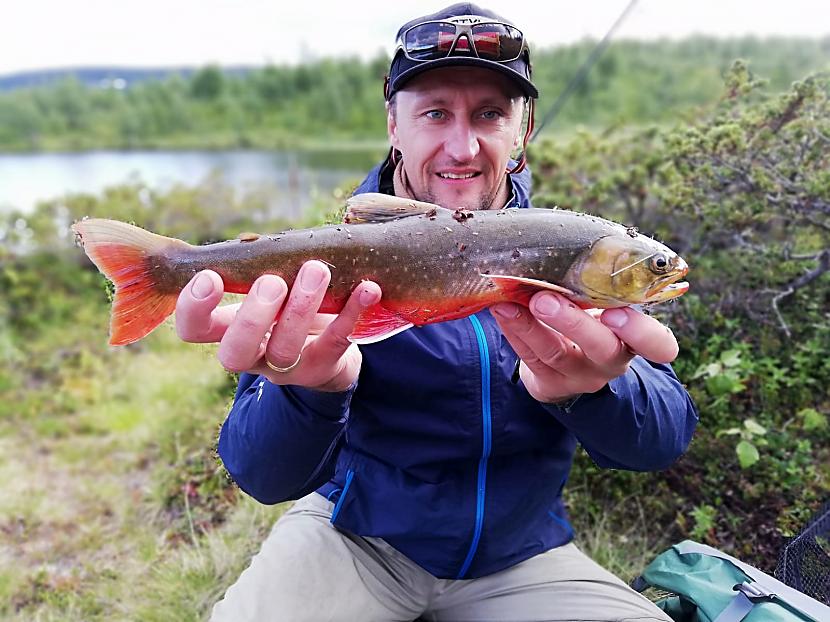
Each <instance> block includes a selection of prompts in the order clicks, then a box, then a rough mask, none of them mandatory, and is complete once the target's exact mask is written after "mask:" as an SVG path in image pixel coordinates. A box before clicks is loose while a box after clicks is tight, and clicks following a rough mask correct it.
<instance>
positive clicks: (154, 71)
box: [0, 67, 255, 91]
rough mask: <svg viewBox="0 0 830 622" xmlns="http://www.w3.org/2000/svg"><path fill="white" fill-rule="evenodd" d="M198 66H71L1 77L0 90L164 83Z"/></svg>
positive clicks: (244, 69) (231, 70)
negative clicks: (71, 81)
mask: <svg viewBox="0 0 830 622" xmlns="http://www.w3.org/2000/svg"><path fill="white" fill-rule="evenodd" d="M200 68H201V67H70V68H64V69H38V70H34V71H21V72H17V73H11V74H5V75H0V91H13V90H16V89H26V88H35V87H40V86H48V85H50V84H54V83H55V82H59V81H61V80H63V79H65V78H69V77H74V78H75V79H76V80H78V82H80V83H81V84H83V85H84V86H89V87H107V88H113V87H114V88H126V87H129V86H130V85H133V84H138V83H140V82H147V81H148V80H164V79H165V78H167V77H169V76H171V75H174V74H178V75H180V76H182V77H185V78H187V77H190V76H191V75H193V74H194V73H196V72H197V71H199V69H200ZM253 69H255V68H254V67H231V68H226V67H223V68H222V71H223V73H225V74H231V75H234V74H236V75H243V74H246V73H248V72H250V71H252V70H253Z"/></svg>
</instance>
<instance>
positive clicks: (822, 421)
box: [798, 408, 827, 430]
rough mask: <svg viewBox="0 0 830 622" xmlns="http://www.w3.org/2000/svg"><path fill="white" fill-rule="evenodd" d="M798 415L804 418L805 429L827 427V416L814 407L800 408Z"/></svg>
mask: <svg viewBox="0 0 830 622" xmlns="http://www.w3.org/2000/svg"><path fill="white" fill-rule="evenodd" d="M798 416H799V417H801V418H802V419H804V423H803V424H802V425H803V426H804V429H805V430H823V429H825V428H826V427H827V417H826V416H825V415H823V414H822V413H820V412H819V411H817V410H816V409H815V408H802V409H801V410H799V411H798Z"/></svg>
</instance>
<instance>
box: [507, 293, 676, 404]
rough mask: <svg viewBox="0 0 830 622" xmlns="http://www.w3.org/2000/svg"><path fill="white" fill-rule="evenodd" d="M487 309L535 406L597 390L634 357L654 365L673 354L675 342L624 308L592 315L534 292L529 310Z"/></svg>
mask: <svg viewBox="0 0 830 622" xmlns="http://www.w3.org/2000/svg"><path fill="white" fill-rule="evenodd" d="M492 311H493V316H494V317H495V318H496V321H497V322H498V324H499V326H500V327H501V329H502V332H503V333H504V336H505V337H506V338H507V340H508V341H509V342H510V345H512V346H513V349H514V350H515V351H516V353H517V354H518V355H519V358H520V359H521V361H522V362H521V366H520V369H519V373H520V376H521V378H522V382H523V383H524V385H525V387H526V388H527V390H528V392H529V393H530V394H531V395H532V396H533V397H534V398H535V399H537V400H539V401H540V402H546V403H556V402H562V401H564V400H567V399H569V398H571V397H574V396H576V395H579V394H582V393H593V392H595V391H599V390H600V389H601V388H602V387H604V386H605V385H606V383H608V381H609V380H612V379H614V378H616V377H618V376H621V375H622V374H624V373H625V372H626V370H627V369H628V364H629V362H630V361H631V359H632V358H634V356H635V355H637V354H639V355H641V356H643V357H644V358H647V359H648V360H650V361H654V362H655V363H670V362H671V361H673V360H674V359H675V357H676V356H677V351H678V347H677V340H676V339H675V338H674V335H673V334H672V332H671V331H670V330H669V329H668V328H667V327H666V326H664V325H663V324H661V323H660V322H658V321H657V320H655V319H654V318H652V317H649V316H647V315H643V314H642V313H638V312H637V311H635V310H634V309H630V308H627V307H626V308H619V309H606V310H605V311H603V312H602V314H601V315H599V316H598V317H594V316H593V315H591V314H590V313H588V312H586V311H583V310H582V309H580V308H579V307H577V306H576V305H575V304H574V303H572V302H571V301H569V300H568V299H566V298H564V297H563V296H559V295H558V294H553V293H550V292H539V293H537V294H535V295H534V296H533V298H531V300H530V308H529V309H528V308H525V307H523V306H520V305H517V304H513V303H501V304H498V305H494V306H493V307H492Z"/></svg>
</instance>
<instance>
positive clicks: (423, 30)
mask: <svg viewBox="0 0 830 622" xmlns="http://www.w3.org/2000/svg"><path fill="white" fill-rule="evenodd" d="M525 47H526V46H525V39H524V35H523V34H522V31H521V30H519V29H518V28H516V27H515V26H511V25H510V24H505V23H504V22H498V21H492V19H491V18H488V17H479V16H476V15H464V16H461V17H450V18H447V19H444V20H435V21H429V22H422V23H420V24H415V25H414V26H411V27H410V28H407V29H406V30H405V31H404V32H403V33H401V36H400V37H399V38H398V44H397V48H396V53H397V51H399V50H403V53H404V55H405V56H406V57H407V58H408V59H410V60H413V61H417V62H423V61H431V60H438V59H441V58H446V57H448V56H471V57H476V58H481V59H483V60H490V61H495V62H497V63H506V62H510V61H514V60H516V59H518V58H519V57H520V56H521V55H522V52H524V50H525Z"/></svg>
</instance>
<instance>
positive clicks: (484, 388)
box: [457, 315, 493, 579]
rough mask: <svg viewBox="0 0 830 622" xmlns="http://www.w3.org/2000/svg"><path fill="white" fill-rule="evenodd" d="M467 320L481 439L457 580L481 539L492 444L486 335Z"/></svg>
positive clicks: (478, 324)
mask: <svg viewBox="0 0 830 622" xmlns="http://www.w3.org/2000/svg"><path fill="white" fill-rule="evenodd" d="M469 319H470V323H471V324H472V325H473V330H474V331H475V335H476V341H477V342H478V355H479V361H480V364H481V419H482V437H483V438H482V451H481V458H479V461H478V486H477V489H476V523H475V530H474V531H473V541H472V542H471V543H470V550H469V551H468V552H467V558H466V559H465V560H464V564H463V565H462V566H461V570H460V571H459V572H458V576H457V578H458V579H461V578H463V577H464V575H465V574H467V571H468V570H469V569H470V564H472V563H473V558H474V557H475V554H476V549H478V543H479V540H480V539H481V530H482V527H483V525H484V498H485V493H486V490H487V462H488V460H489V458H490V448H491V446H492V442H493V438H492V421H491V413H490V352H489V349H488V347H487V334H486V333H485V332H484V327H483V326H482V325H481V322H480V321H479V319H478V318H477V317H476V316H475V315H471V316H469Z"/></svg>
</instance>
